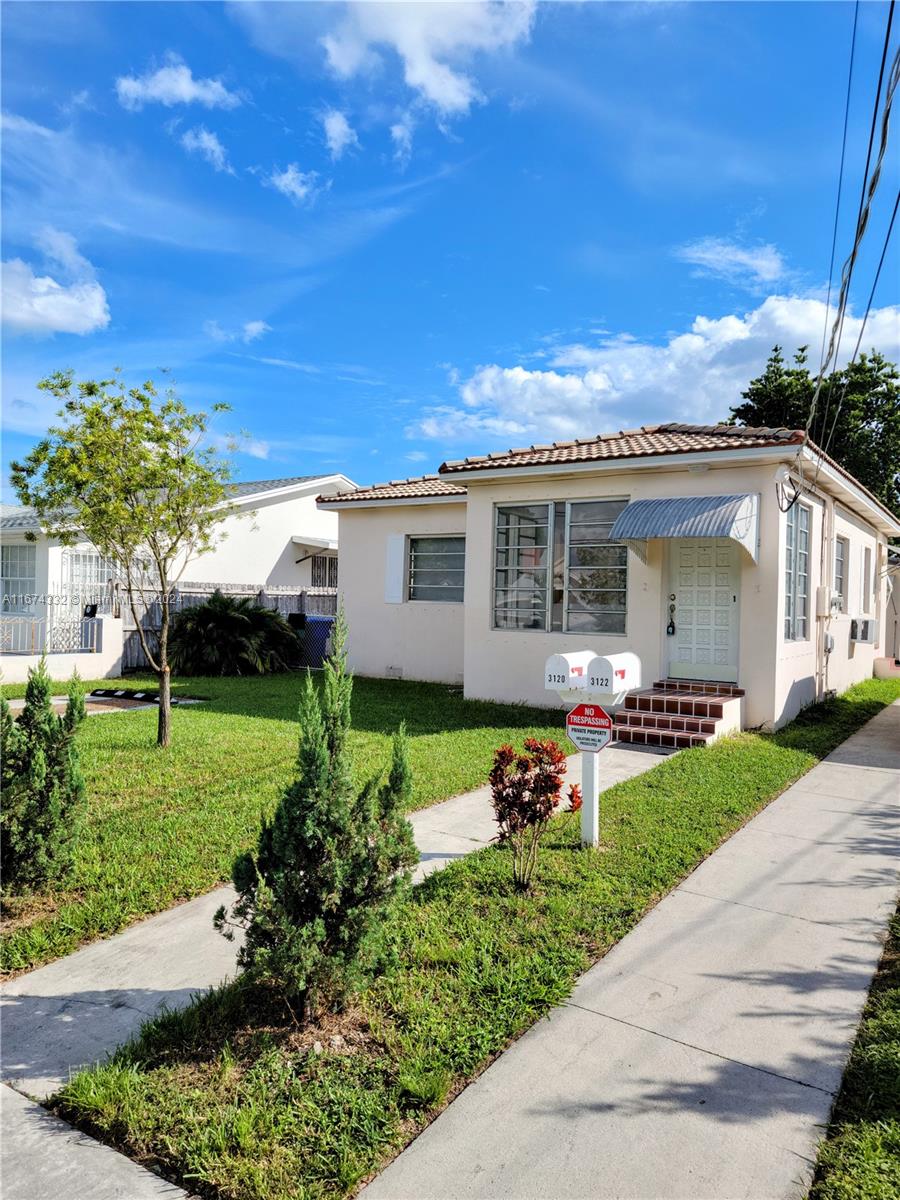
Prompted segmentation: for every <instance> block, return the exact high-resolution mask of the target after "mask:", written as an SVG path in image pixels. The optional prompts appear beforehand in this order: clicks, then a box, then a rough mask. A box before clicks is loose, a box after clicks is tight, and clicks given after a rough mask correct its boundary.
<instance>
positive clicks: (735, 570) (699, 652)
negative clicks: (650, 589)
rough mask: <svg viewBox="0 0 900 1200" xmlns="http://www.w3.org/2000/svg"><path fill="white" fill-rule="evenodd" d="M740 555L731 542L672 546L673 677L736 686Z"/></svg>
mask: <svg viewBox="0 0 900 1200" xmlns="http://www.w3.org/2000/svg"><path fill="white" fill-rule="evenodd" d="M739 553H740V551H739V548H738V546H737V544H736V543H735V542H733V541H731V539H730V538H682V539H676V540H674V541H672V542H671V544H670V571H669V588H668V592H667V594H666V595H667V599H666V620H667V621H668V619H669V615H670V604H674V605H675V617H674V620H675V632H674V634H672V635H670V636H667V637H666V642H667V643H668V647H669V675H670V676H671V677H673V678H676V679H717V680H720V681H721V682H723V683H736V682H737V677H738V638H739V630H740V627H739V602H738V596H739V594H740V582H741V565H740V560H739V558H738V554H739ZM673 595H674V597H675V599H674V601H673V600H671V597H672V596H673Z"/></svg>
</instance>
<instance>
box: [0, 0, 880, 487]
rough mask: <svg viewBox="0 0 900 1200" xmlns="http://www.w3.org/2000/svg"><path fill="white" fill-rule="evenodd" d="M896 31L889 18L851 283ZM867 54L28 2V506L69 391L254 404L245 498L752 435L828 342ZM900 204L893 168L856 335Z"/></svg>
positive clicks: (401, 15)
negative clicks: (747, 403)
mask: <svg viewBox="0 0 900 1200" xmlns="http://www.w3.org/2000/svg"><path fill="white" fill-rule="evenodd" d="M886 13H887V6H886V5H884V4H879V3H869V4H863V5H861V7H860V12H859V28H858V34H857V53H856V60H855V67H854V71H855V78H854V90H853V97H852V106H851V113H850V127H849V145H848V159H847V168H846V180H847V191H846V194H845V199H844V208H843V219H842V221H841V231H840V237H839V241H838V246H839V258H842V257H843V254H844V253H846V251H847V249H849V242H850V231H851V221H852V219H853V218H854V217H855V209H856V204H857V200H858V193H859V186H860V182H861V178H862V166H863V160H864V156H865V146H866V139H867V137H868V124H869V121H870V119H871V110H872V102H873V97H874V87H875V79H876V76H877V69H878V62H879V58H880V54H881V47H882V39H883V35H884V27H885V20H886ZM852 26H853V7H852V5H850V4H843V3H826V4H817V3H800V4H759V5H757V4H749V3H748V4H722V5H720V4H712V3H708V4H706V3H704V4H697V5H693V4H667V3H658V4H642V5H638V4H628V3H619V4H599V3H595V4H547V5H540V6H532V5H528V4H509V5H492V4H428V5H400V4H378V3H364V4H338V3H329V4H302V3H298V4H267V3H242V4H225V5H220V4H162V3H128V4H118V3H105V4H80V3H68V4H62V5H54V4H32V3H15V4H9V3H7V4H4V6H3V80H2V82H3V110H4V116H3V126H4V128H3V187H4V196H3V205H4V209H3V216H4V223H3V224H4V245H3V259H4V322H5V328H4V347H3V392H4V398H5V403H4V445H3V467H4V478H5V474H6V468H7V464H8V462H9V460H10V459H11V458H14V457H16V456H17V455H20V454H22V453H23V452H24V451H25V450H26V449H27V448H28V446H29V445H31V444H32V443H33V441H34V439H35V438H36V437H37V436H39V435H40V433H42V432H43V430H44V429H45V428H46V426H47V423H48V420H49V418H50V415H51V413H52V407H51V406H50V405H49V404H48V401H47V398H46V397H45V396H44V395H43V394H42V393H39V392H37V391H36V390H35V387H34V385H35V383H36V381H37V380H38V379H40V378H42V377H43V376H44V375H46V374H48V373H49V372H51V371H52V370H55V369H57V368H61V367H71V368H72V369H74V371H75V372H76V373H77V374H78V375H79V376H81V377H86V378H90V377H99V376H105V375H107V374H108V373H109V372H110V370H111V369H112V368H113V367H114V366H121V367H122V368H123V369H124V371H125V372H126V375H127V376H128V377H129V378H131V379H134V380H137V379H142V378H145V377H148V376H152V377H154V378H157V379H158V380H159V379H162V378H166V377H168V378H169V379H171V380H172V381H173V382H174V384H175V385H176V387H177V389H178V390H179V392H180V393H181V394H182V396H183V397H184V398H185V400H186V401H187V402H188V403H189V404H190V405H192V406H196V407H203V406H205V405H209V404H211V403H213V402H215V401H226V402H227V403H229V404H230V405H231V408H232V411H231V413H229V414H227V415H226V416H224V417H222V418H218V419H217V422H216V426H215V433H216V436H217V437H219V438H221V439H222V441H223V444H224V441H225V438H226V435H228V434H230V433H233V432H235V431H243V432H244V433H245V434H246V437H245V440H244V441H243V442H242V444H241V449H240V451H239V453H238V454H237V455H236V456H235V473H236V475H237V476H238V477H239V478H244V479H250V478H266V477H274V476H279V475H289V474H307V473H314V472H327V471H334V470H340V471H343V472H345V473H346V474H348V475H350V476H351V477H352V478H354V479H356V480H358V481H360V482H364V483H365V482H372V481H376V480H382V479H388V478H396V477H401V476H407V475H411V474H419V473H422V472H424V471H427V470H433V469H435V468H436V466H437V465H438V464H439V463H440V462H441V461H442V460H443V459H445V458H457V457H461V456H462V455H464V454H467V453H480V452H485V451H489V450H493V449H503V448H505V447H507V446H511V445H512V446H518V445H522V444H527V443H529V442H533V441H547V440H553V439H560V438H568V437H574V436H590V435H593V434H595V433H598V432H602V431H605V430H610V429H619V428H631V427H633V426H635V425H638V424H641V423H651V422H654V421H663V420H685V421H704V422H705V421H712V420H716V419H718V418H721V417H724V416H726V415H727V412H728V408H729V405H730V404H732V403H734V402H735V401H736V399H737V397H738V393H739V392H740V390H741V387H742V386H744V385H745V384H746V382H747V380H748V379H749V378H751V377H752V376H753V374H755V373H757V372H758V370H759V369H760V367H761V366H762V364H763V362H764V360H765V358H766V356H767V353H768V351H769V349H770V347H771V345H772V344H773V343H774V342H776V341H779V342H782V343H783V344H784V345H785V346H786V347H787V348H789V349H790V350H793V349H794V348H795V347H796V346H797V345H799V344H801V343H804V342H810V343H812V344H813V346H814V347H816V350H818V346H819V345H820V343H821V338H822V331H823V327H824V321H825V309H824V303H823V301H824V296H825V288H826V286H827V276H828V262H829V254H830V247H831V230H832V221H833V218H834V198H835V187H836V180H837V167H838V161H839V156H840V138H841V125H842V120H843V104H844V95H845V86H846V77H847V67H848V61H849V47H850V37H851V31H852ZM897 182H898V155H897V154H896V151H894V153H893V156H892V161H891V162H890V163H889V166H888V170H887V171H886V174H885V176H884V178H883V180H882V184H881V190H880V192H879V195H878V197H877V201H876V206H875V213H874V216H873V220H872V224H871V227H870V230H869V233H868V234H867V241H866V244H865V246H864V250H863V253H862V255H861V257H860V260H859V263H858V265H857V268H856V275H855V278H856V281H857V282H856V284H855V287H854V289H853V293H852V297H851V299H852V307H853V312H854V313H856V314H858V313H860V312H861V311H862V310H863V308H864V307H865V301H866V296H867V293H868V289H869V287H870V285H871V281H872V277H873V273H874V266H875V261H876V260H877V254H878V252H879V251H880V249H881V244H882V240H883V237H884V231H885V229H886V225H887V220H888V217H889V214H890V206H891V204H892V203H893V197H894V195H895V194H896V188H897ZM894 263H896V259H894ZM898 292H900V288H898V276H897V272H896V270H891V269H889V270H887V271H886V272H885V274H884V276H883V278H882V282H881V286H880V288H879V292H878V294H877V296H876V300H875V311H874V312H873V315H872V317H871V318H870V322H869V325H868V327H867V331H866V336H865V343H864V344H865V345H866V346H871V345H876V346H877V347H878V348H879V349H881V350H882V351H883V352H884V353H886V354H888V355H889V356H890V357H893V358H897V357H898V356H900V347H898V342H900V333H898V327H900V309H898V307H897V305H898V300H900V295H898ZM857 331H858V324H856V323H855V322H854V321H853V320H850V321H849V322H848V323H847V326H846V327H845V343H846V345H847V346H848V347H849V346H851V345H852V342H853V341H855V338H856V333H857ZM845 354H846V350H845ZM163 369H165V370H166V371H167V372H168V376H162V375H161V374H160V372H161V370H163ZM4 496H5V498H9V494H8V490H6V489H5V490H4Z"/></svg>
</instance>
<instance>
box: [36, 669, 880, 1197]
mask: <svg viewBox="0 0 900 1200" xmlns="http://www.w3.org/2000/svg"><path fill="white" fill-rule="evenodd" d="M898 695H900V685H898V684H897V683H895V682H883V681H869V682H867V683H865V684H861V685H859V686H857V687H855V688H853V689H851V691H850V692H849V693H847V694H846V695H845V696H843V697H841V698H840V699H838V700H836V701H832V702H831V703H829V704H826V705H822V706H820V707H819V708H817V709H816V710H815V711H813V712H810V713H808V714H805V715H804V716H802V717H801V718H800V719H799V720H797V721H795V722H794V724H793V725H791V726H790V727H788V728H787V729H785V730H784V731H782V732H781V733H779V734H776V735H772V736H760V735H754V734H742V735H739V736H736V737H734V738H728V739H725V740H723V741H721V742H719V743H717V744H716V745H714V746H711V747H708V748H703V749H697V750H690V751H685V752H683V753H682V754H680V755H678V756H675V757H673V758H669V759H665V760H663V761H662V762H661V763H660V765H659V766H657V767H655V768H654V769H653V770H652V771H649V772H647V773H646V774H644V775H642V776H640V777H639V778H637V779H633V780H630V781H629V782H627V783H624V784H620V785H618V786H616V787H615V788H613V789H611V790H610V791H608V792H606V793H605V795H604V800H603V822H602V835H603V845H602V849H601V851H600V852H599V853H598V852H595V851H591V850H581V849H580V848H579V846H578V829H577V824H576V821H575V820H573V819H572V818H571V817H565V816H564V817H559V818H557V819H556V820H555V821H554V822H553V824H552V826H551V830H550V832H549V833H548V837H547V843H546V849H545V850H544V851H542V855H541V859H540V862H539V865H538V875H537V887H536V890H535V892H534V893H533V894H532V895H530V896H527V897H522V896H520V895H518V894H516V893H515V892H514V891H513V889H512V886H511V883H510V863H509V857H508V852H507V851H505V850H503V849H500V848H497V847H489V848H487V849H484V850H481V851H479V852H477V853H475V854H473V855H470V856H469V857H468V858H466V859H463V860H460V861H458V862H456V863H454V864H452V865H451V866H449V867H448V868H446V869H445V870H444V871H442V872H440V873H438V874H436V875H433V876H431V877H430V878H429V879H428V880H426V882H425V883H424V884H423V885H421V886H420V887H419V888H417V889H416V890H415V892H414V894H413V897H412V899H411V900H410V901H409V902H408V903H407V904H406V905H405V906H404V907H403V908H402V910H401V913H400V917H399V921H398V927H397V928H396V930H395V935H394V936H395V945H396V960H395V962H394V964H393V966H392V967H391V968H390V969H389V970H388V971H387V972H386V973H385V974H384V975H383V976H382V977H381V978H380V979H379V980H377V981H376V982H374V983H373V984H371V985H370V986H369V987H368V989H367V990H365V991H364V992H363V993H361V994H360V995H359V996H358V997H357V998H356V999H355V1001H354V1002H353V1004H352V1006H351V1007H350V1008H349V1009H348V1010H347V1011H346V1012H344V1013H341V1014H337V1015H335V1016H333V1017H332V1018H329V1019H328V1020H326V1021H325V1022H323V1024H322V1025H321V1026H319V1027H316V1028H312V1029H306V1030H298V1029H297V1028H296V1027H295V1026H293V1025H292V1024H291V1023H290V1021H289V1020H288V1019H287V1015H286V1014H285V1012H284V1011H283V1010H282V1009H281V1008H280V1006H279V1005H278V1003H277V1002H276V1001H275V1000H274V999H273V998H272V997H271V996H268V995H266V994H265V993H260V992H254V991H252V990H251V989H249V988H247V987H246V986H245V985H241V984H240V982H239V983H237V984H234V985H231V986H229V987H227V988H223V989H221V990H219V991H217V992H215V993H213V994H211V995H209V996H207V997H205V998H203V999H202V1000H200V1001H199V1002H197V1003H196V1004H194V1005H193V1006H192V1007H191V1008H189V1009H187V1010H185V1011H184V1012H181V1013H174V1014H168V1015H164V1016H162V1017H161V1018H159V1019H157V1020H155V1021H153V1022H151V1023H149V1024H148V1025H147V1026H146V1027H145V1029H144V1031H143V1032H142V1034H141V1036H140V1037H139V1038H138V1039H137V1040H136V1041H135V1042H134V1043H133V1044H132V1045H130V1046H129V1047H127V1048H125V1049H124V1050H122V1051H121V1052H120V1053H119V1054H118V1056H117V1057H116V1058H115V1059H114V1060H113V1061H112V1062H111V1063H110V1064H108V1065H106V1066H104V1067H101V1068H97V1069H95V1070H92V1071H88V1072H83V1073H82V1074H80V1075H79V1076H77V1077H76V1078H75V1079H74V1080H73V1081H72V1082H71V1083H70V1084H69V1085H68V1086H67V1087H66V1088H65V1089H64V1090H63V1092H62V1093H61V1094H60V1097H59V1098H58V1100H57V1107H58V1109H59V1111H60V1112H61V1113H62V1114H63V1115H64V1116H66V1117H67V1118H68V1119H69V1120H73V1121H75V1122H76V1123H77V1124H80V1125H81V1126H82V1127H83V1128H85V1129H88V1130H89V1131H91V1132H92V1133H94V1134H95V1135H96V1136H99V1137H101V1138H103V1139H104V1140H106V1141H108V1142H110V1143H111V1144H113V1145H116V1146H118V1147H119V1148H121V1149H123V1150H124V1151H125V1152H126V1153H128V1154H130V1155H132V1156H133V1157H135V1158H137V1159H139V1160H140V1161H142V1162H145V1163H147V1164H150V1165H152V1166H154V1167H155V1168H156V1169H158V1170H160V1171H161V1172H162V1173H163V1174H164V1175H166V1176H167V1177H168V1178H170V1179H173V1180H176V1181H179V1182H182V1183H184V1185H185V1186H186V1187H187V1188H188V1190H193V1191H196V1192H198V1193H199V1194H200V1195H202V1196H204V1197H215V1198H217V1200H225V1198H226V1197H227V1198H228V1200H320V1198H324V1197H338V1196H343V1195H346V1194H347V1193H348V1192H350V1191H351V1190H352V1189H353V1188H354V1187H356V1186H357V1185H358V1184H359V1182H360V1181H361V1180H362V1179H364V1178H365V1177H367V1176H368V1175H370V1174H371V1173H373V1172H374V1171H376V1170H378V1169H379V1168H380V1167H381V1166H383V1165H384V1163H385V1162H386V1161H387V1160H388V1159H389V1158H390V1157H391V1156H392V1154H393V1153H395V1152H396V1151H397V1150H398V1149H400V1148H401V1147H402V1146H403V1145H405V1144H406V1143H407V1142H408V1141H410V1140H411V1138H412V1137H414V1136H415V1134H416V1133H417V1132H418V1131H419V1130H420V1129H421V1128H423V1127H424V1125H425V1124H427V1123H428V1122H429V1121H430V1120H431V1119H432V1118H433V1117H434V1116H435V1114H436V1113H437V1112H438V1111H439V1110H440V1109H441V1107H442V1106H443V1105H444V1104H445V1103H446V1102H447V1100H448V1099H449V1098H452V1096H453V1095H454V1094H455V1093H456V1092H457V1091H458V1090H459V1089H460V1088H461V1087H463V1086H465V1084H466V1083H467V1082H468V1081H469V1080H471V1078H472V1077H473V1076H474V1075H476V1074H477V1073H478V1072H479V1071H480V1070H482V1069H483V1068H484V1066H485V1065H486V1064H487V1063H488V1062H489V1061H490V1060H491V1058H492V1057H493V1056H494V1055H496V1054H497V1053H499V1052H500V1051H502V1050H503V1049H504V1048H505V1047H506V1046H507V1045H509V1043H510V1041H511V1040H512V1039H514V1038H515V1037H516V1036H517V1035H519V1034H520V1033H521V1032H522V1031H523V1030H524V1029H526V1028H527V1027H528V1026H529V1025H530V1024H532V1023H533V1022H534V1021H535V1020H536V1019H538V1018H539V1017H540V1016H541V1015H543V1014H545V1013H546V1012H547V1011H548V1010H549V1009H550V1008H551V1007H552V1006H553V1005H555V1004H557V1003H559V1002H560V1001H561V1000H563V999H564V998H565V997H566V996H567V995H568V993H569V991H570V989H571V987H572V985H573V983H574V981H575V980H576V978H577V977H578V976H579V975H580V974H581V973H582V972H583V971H584V970H585V969H586V968H587V967H588V966H589V965H590V963H591V962H593V961H595V960H596V959H597V958H599V957H601V956H602V955H603V954H604V953H605V952H606V951H607V950H608V949H609V948H610V947H611V946H612V945H613V944H614V943H615V942H617V941H618V940H619V939H620V938H621V937H622V936H623V935H624V934H625V933H626V932H627V931H628V930H629V929H630V928H632V926H634V925H635V924H636V922H637V921H639V920H640V918H641V917H642V916H643V914H644V913H645V912H646V911H647V910H648V908H649V907H650V906H652V905H653V904H654V903H655V902H656V901H657V900H658V899H659V898H660V897H661V896H662V895H664V894H665V893H666V892H667V891H669V890H670V889H671V888H672V887H673V886H674V885H675V884H676V883H677V882H678V881H679V880H680V879H682V878H683V877H684V876H685V875H686V874H687V873H688V872H689V871H690V870H692V868H693V867H695V866H696V865H697V863H698V862H700V861H701V860H702V859H703V858H704V857H705V856H706V855H708V854H709V853H710V852H711V851H712V850H714V849H715V848H716V846H717V845H719V844H720V843H721V842H722V841H723V840H724V839H725V838H727V837H728V836H729V835H730V834H731V833H733V832H734V831H735V830H736V829H737V828H739V827H740V826H741V825H742V824H743V823H744V822H745V821H746V820H747V819H748V818H749V817H751V816H752V815H753V814H754V813H756V812H757V811H759V809H760V808H762V807H763V806H764V805H765V804H766V803H767V802H768V801H769V800H771V799H772V798H773V797H774V796H776V795H778V794H779V793H780V792H781V791H782V790H783V789H784V788H785V787H786V786H787V785H788V784H789V783H791V782H792V781H793V780H794V779H796V778H798V777H799V776H800V775H802V774H803V773H804V772H805V771H807V770H808V769H809V768H810V767H811V766H813V765H814V764H815V763H816V762H817V761H818V760H819V759H820V758H821V757H822V756H823V755H824V754H826V753H827V752H828V751H829V750H830V749H832V748H833V747H834V746H835V745H836V744H838V743H839V742H840V741H842V740H843V739H844V738H845V737H846V736H847V735H848V734H849V733H851V732H853V730H854V729H856V728H858V727H859V726H860V725H862V724H863V723H864V722H865V721H866V720H868V719H869V718H870V717H872V716H873V715H874V714H875V713H876V712H877V711H878V710H879V709H880V708H881V706H882V705H883V704H885V703H889V702H890V701H891V700H893V699H895V698H896V697H897V696H898ZM847 1195H848V1196H849V1195H850V1193H847ZM860 1195H862V1193H860Z"/></svg>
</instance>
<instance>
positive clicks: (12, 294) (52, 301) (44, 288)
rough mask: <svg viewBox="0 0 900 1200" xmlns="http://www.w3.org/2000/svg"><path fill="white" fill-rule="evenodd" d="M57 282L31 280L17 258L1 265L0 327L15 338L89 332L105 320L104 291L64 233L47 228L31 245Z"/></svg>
mask: <svg viewBox="0 0 900 1200" xmlns="http://www.w3.org/2000/svg"><path fill="white" fill-rule="evenodd" d="M35 244H36V246H37V247H38V249H39V250H41V251H42V252H43V255H44V258H45V260H46V261H47V263H48V265H49V266H50V267H51V268H52V269H54V270H55V271H56V273H57V274H58V275H60V276H61V277H62V279H63V282H62V283H60V282H59V280H57V279H54V278H53V277H52V276H51V275H35V273H34V271H33V269H32V268H31V267H30V266H29V265H28V263H26V262H24V261H23V260H22V259H21V258H14V259H11V260H10V261H8V262H5V263H4V264H3V323H4V324H5V325H7V326H9V328H10V329H12V330H13V331H15V332H17V333H34V334H53V333H77V334H86V333H93V331H94V330H95V329H104V328H105V327H106V326H107V325H108V324H109V320H110V315H109V305H108V304H107V301H106V292H105V291H104V290H103V288H102V287H101V285H100V284H99V283H98V282H97V278H96V273H95V271H94V268H93V266H92V265H91V263H89V262H88V260H87V259H86V258H85V257H84V256H83V255H82V254H80V253H79V252H78V246H77V244H76V242H75V239H74V238H73V237H72V235H71V234H69V233H63V232H62V231H61V230H58V229H53V228H51V227H49V226H48V227H47V228H45V229H43V230H42V231H41V233H40V234H39V235H38V237H37V238H36V240H35Z"/></svg>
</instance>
